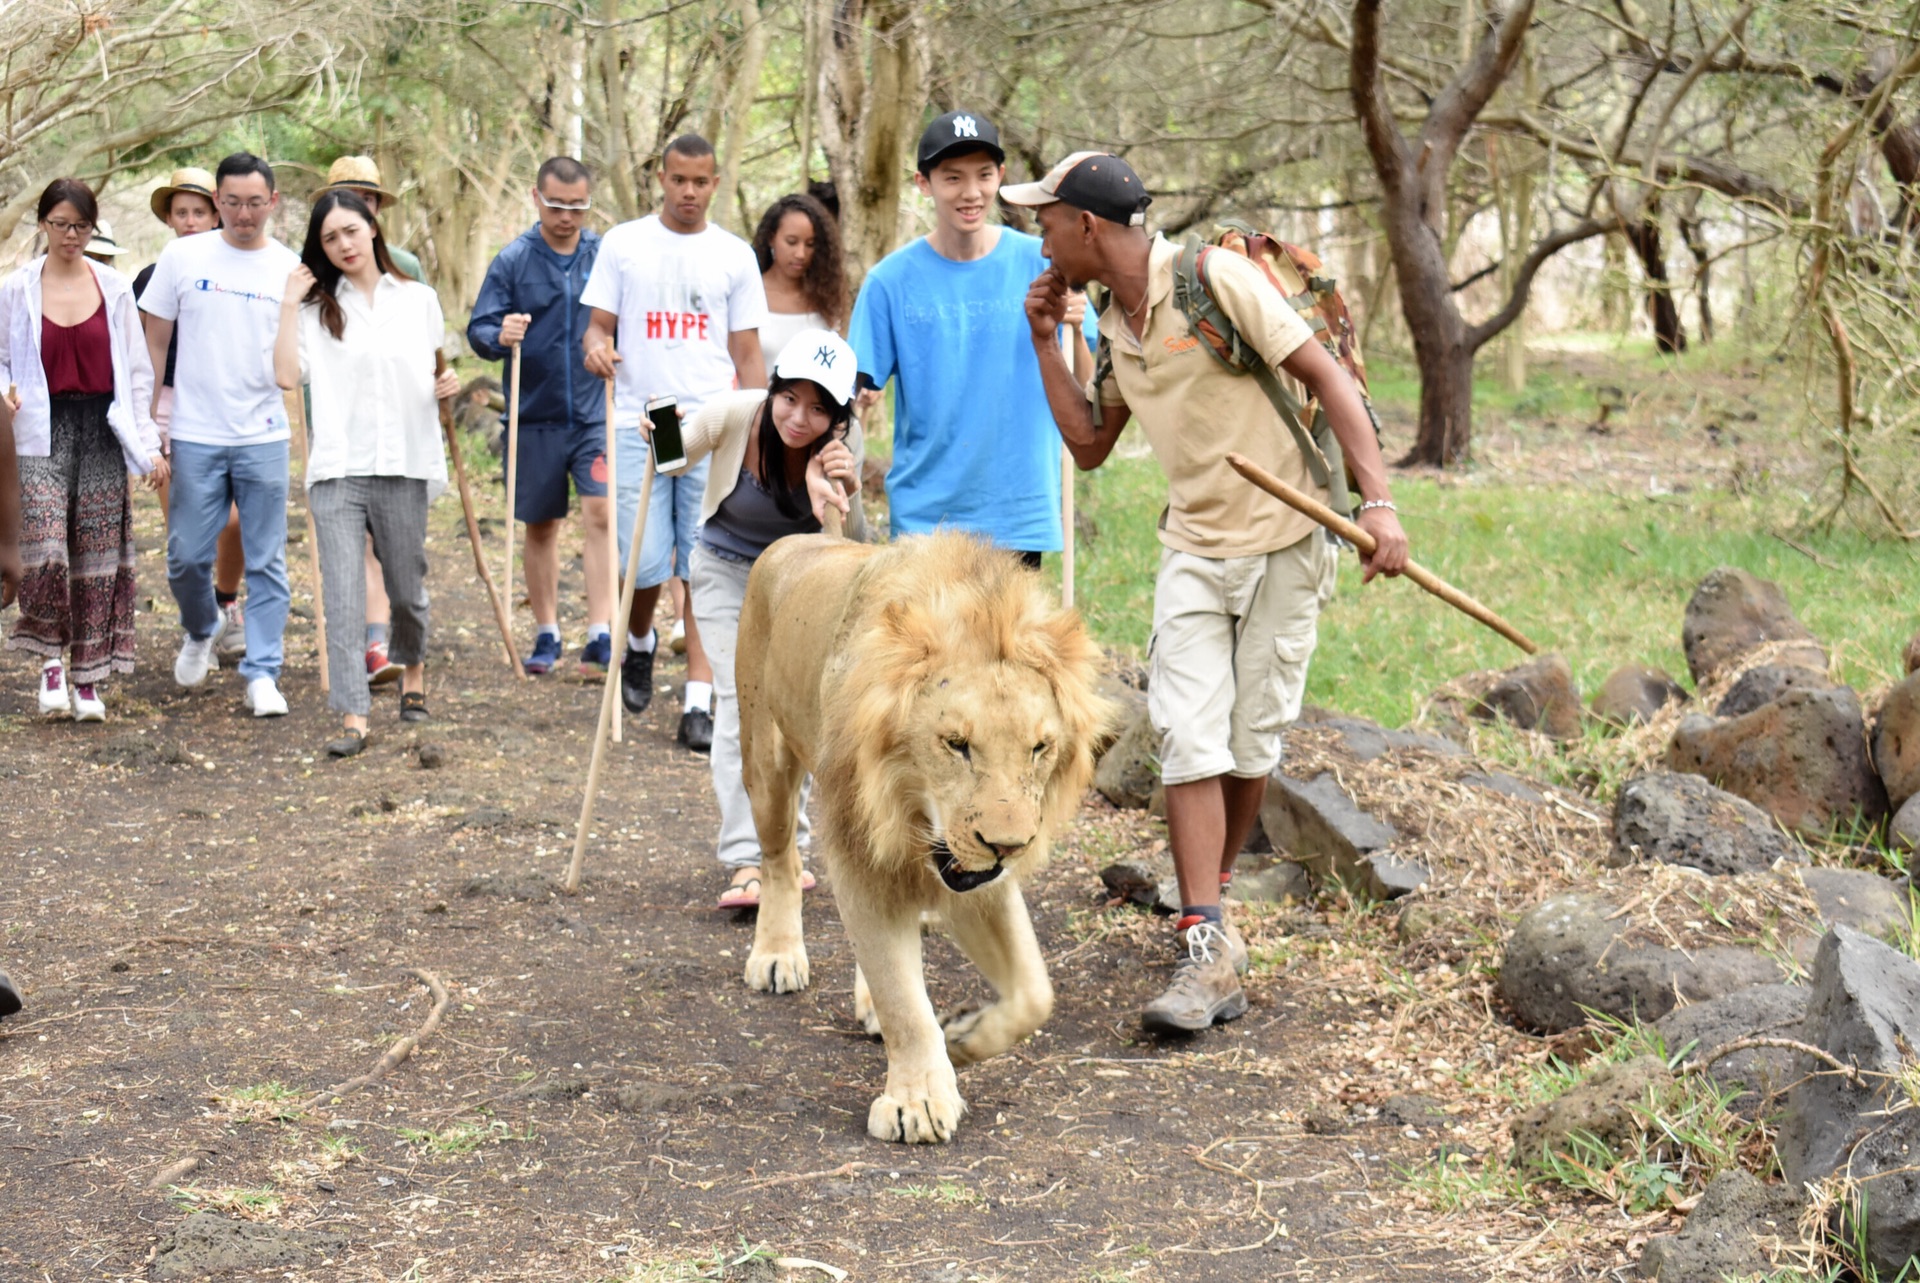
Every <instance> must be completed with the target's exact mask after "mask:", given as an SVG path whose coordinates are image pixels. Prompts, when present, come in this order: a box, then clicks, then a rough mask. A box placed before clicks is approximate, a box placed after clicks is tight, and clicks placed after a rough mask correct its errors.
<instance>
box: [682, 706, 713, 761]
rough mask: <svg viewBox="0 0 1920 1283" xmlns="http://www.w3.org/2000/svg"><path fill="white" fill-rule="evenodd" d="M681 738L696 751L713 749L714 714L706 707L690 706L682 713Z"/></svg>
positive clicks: (707, 751) (710, 750) (705, 751)
mask: <svg viewBox="0 0 1920 1283" xmlns="http://www.w3.org/2000/svg"><path fill="white" fill-rule="evenodd" d="M678 738H679V740H680V742H681V743H682V744H685V745H686V746H687V747H688V748H690V749H692V750H693V751H694V752H696V753H711V752H712V751H713V715H712V714H711V713H709V712H707V710H706V709H704V708H690V709H688V710H687V711H686V712H684V713H682V714H680V734H679V737H678Z"/></svg>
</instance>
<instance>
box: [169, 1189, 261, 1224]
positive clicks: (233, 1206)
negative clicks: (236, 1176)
mask: <svg viewBox="0 0 1920 1283" xmlns="http://www.w3.org/2000/svg"><path fill="white" fill-rule="evenodd" d="M167 1197H169V1198H171V1199H172V1200H173V1201H174V1202H175V1203H177V1204H179V1205H180V1206H181V1207H182V1208H184V1209H186V1210H187V1211H190V1212H220V1213H223V1214H225V1215H228V1216H234V1217H238V1218H239V1219H241V1220H245V1221H270V1220H273V1219H274V1218H276V1217H278V1216H279V1215H280V1213H281V1212H282V1211H283V1210H284V1209H285V1207H286V1198H285V1196H283V1195H282V1194H281V1193H280V1191H279V1190H276V1189H272V1188H269V1187H264V1186H263V1187H260V1188H252V1189H250V1188H245V1187H241V1186H234V1185H218V1186H214V1185H175V1186H172V1187H171V1188H170V1189H169V1190H168V1193H167Z"/></svg>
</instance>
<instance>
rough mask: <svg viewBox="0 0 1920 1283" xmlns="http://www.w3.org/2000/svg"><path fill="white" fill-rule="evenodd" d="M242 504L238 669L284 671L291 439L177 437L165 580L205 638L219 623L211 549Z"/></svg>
mask: <svg viewBox="0 0 1920 1283" xmlns="http://www.w3.org/2000/svg"><path fill="white" fill-rule="evenodd" d="M229 503H231V504H233V505H235V506H236V507H238V508H239V509H240V543H241V546H242V547H243V548H244V549H245V551H246V555H247V615H246V619H247V657H246V658H245V659H243V660H241V661H240V675H241V676H242V677H245V678H246V679H247V680H248V681H252V680H253V679H254V678H256V677H271V678H273V679H275V680H276V681H277V680H279V677H280V665H281V651H280V638H281V634H283V633H284V632H285V631H286V628H287V603H288V602H289V601H290V600H291V599H292V594H291V593H290V592H289V590H288V588H287V443H286V442H285V441H269V442H267V443H266V444H265V445H240V446H216V445H198V444H196V443H194V442H192V441H175V442H174V443H173V497H172V499H171V501H170V506H169V507H168V509H167V520H168V534H167V586H168V587H169V588H171V589H173V600H174V602H175V604H177V605H178V606H179V607H180V627H181V628H182V629H184V630H185V631H186V634H187V636H189V637H192V638H195V639H198V640H202V641H204V640H205V639H206V638H208V637H211V636H213V630H214V628H215V627H216V626H217V625H218V624H219V622H220V607H219V604H218V603H217V602H215V601H214V599H213V553H214V546H215V545H216V544H217V543H218V542H219V539H220V531H221V530H222V529H224V528H225V527H226V524H227V505H228V504H229Z"/></svg>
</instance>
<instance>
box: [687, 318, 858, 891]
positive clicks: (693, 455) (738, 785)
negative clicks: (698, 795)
mask: <svg viewBox="0 0 1920 1283" xmlns="http://www.w3.org/2000/svg"><path fill="white" fill-rule="evenodd" d="M853 367H854V355H853V349H852V348H851V347H849V346H847V341H846V340H845V339H843V338H841V337H840V336H839V335H838V334H835V333H834V332H833V331H831V330H803V331H801V332H800V333H799V334H797V335H795V336H794V337H793V338H792V339H790V340H789V341H788V343H787V346H786V347H785V348H783V349H781V351H780V353H779V355H778V357H777V358H776V359H775V360H774V362H773V366H772V369H773V377H772V379H771V380H770V382H769V384H768V386H767V388H766V389H765V390H764V391H763V390H761V389H758V388H755V389H751V390H747V389H743V390H741V391H738V392H729V393H727V394H726V395H724V396H719V397H715V398H713V399H712V400H710V401H708V402H707V403H706V404H705V405H703V406H701V407H700V409H699V410H697V411H695V412H694V415H693V417H692V418H690V419H688V420H687V421H686V424H685V425H684V428H683V432H682V435H683V437H684V438H685V442H686V452H687V458H688V459H689V460H693V459H699V458H703V457H705V456H706V455H709V454H711V455H712V456H713V469H712V471H711V472H709V473H708V475H707V490H706V495H705V497H704V500H703V502H702V503H701V505H700V513H701V521H702V525H701V527H700V542H699V543H698V544H696V545H695V546H694V549H693V566H692V575H691V578H690V580H689V582H690V584H691V586H692V588H693V609H694V620H695V622H696V623H698V624H699V626H700V636H701V638H702V640H704V641H705V642H706V646H707V657H708V658H709V659H710V660H712V661H713V695H714V712H715V718H714V731H713V756H712V759H711V762H710V769H711V770H712V772H713V791H714V793H715V794H716V795H717V797H718V799H719V802H720V840H719V846H718V851H717V854H718V856H719V859H720V863H721V864H723V865H725V866H726V867H727V869H728V870H729V871H730V873H731V875H732V881H731V883H730V884H729V885H728V887H727V889H726V891H725V892H724V893H722V895H721V896H720V905H719V907H721V908H723V909H751V908H754V907H756V906H757V905H758V904H759V903H760V839H759V837H758V835H757V834H756V833H755V831H754V827H753V808H752V807H751V806H750V805H749V804H748V802H747V790H746V785H745V783H744V782H743V780H742V778H741V773H740V706H739V704H738V703H737V702H736V696H735V687H734V656H735V654H736V653H737V649H738V648H737V645H736V643H737V641H738V634H739V631H740V604H741V602H743V601H744V600H746V593H747V576H748V575H749V574H750V573H751V572H752V570H753V563H754V561H755V560H756V559H758V557H759V556H760V554H761V553H763V552H765V551H766V550H767V547H768V545H770V544H771V543H773V541H774V540H776V539H780V538H784V537H785V536H787V535H796V534H807V533H809V532H813V531H817V530H819V529H820V516H821V514H822V512H824V511H825V505H827V504H833V505H834V506H835V507H837V508H839V509H840V511H841V512H845V511H847V507H848V501H847V495H848V493H849V492H850V491H851V490H852V489H854V488H856V487H858V486H859V484H860V470H859V465H858V463H857V462H856V460H857V458H858V456H857V455H856V453H855V451H854V449H853V448H850V445H849V442H848V441H847V440H846V435H847V432H848V430H849V427H850V426H851V424H852V419H853V376H854V368H853ZM855 444H857V443H855ZM802 833H803V835H804V833H805V830H804V829H803V830H802ZM803 884H804V885H811V880H810V879H808V880H805V881H804V883H803Z"/></svg>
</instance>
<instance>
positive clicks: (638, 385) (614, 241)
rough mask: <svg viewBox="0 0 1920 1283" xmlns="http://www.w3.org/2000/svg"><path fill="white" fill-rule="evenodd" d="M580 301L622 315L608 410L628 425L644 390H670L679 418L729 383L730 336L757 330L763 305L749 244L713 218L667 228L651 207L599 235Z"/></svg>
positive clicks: (657, 393) (647, 394)
mask: <svg viewBox="0 0 1920 1283" xmlns="http://www.w3.org/2000/svg"><path fill="white" fill-rule="evenodd" d="M580 301H581V302H582V303H584V304H586V305H587V306H588V307H592V308H598V309H599V310H600V311H603V312H612V313H613V314H614V315H615V316H616V317H618V318H619V332H618V333H617V334H616V336H615V344H616V346H617V347H618V348H619V350H620V364H619V365H618V366H617V367H615V368H616V370H617V373H616V374H615V376H614V386H613V393H614V408H615V410H616V412H617V413H618V414H619V415H620V418H621V419H622V421H623V422H628V423H631V422H634V421H636V420H637V419H638V417H639V416H640V415H641V414H643V413H644V412H645V410H646V403H647V401H648V400H649V399H650V398H653V397H661V396H670V397H674V398H675V399H676V400H677V401H678V402H679V406H680V413H681V414H682V415H683V416H684V415H688V414H691V413H693V411H695V410H697V409H699V408H700V405H701V403H702V402H704V401H705V400H706V399H707V398H709V397H711V396H715V395H717V394H718V393H721V392H725V391H727V390H728V389H729V388H731V387H732V386H733V381H734V370H733V357H732V356H731V355H730V354H729V353H728V351H727V336H728V335H729V334H733V333H736V332H738V331H740V330H757V329H759V328H760V321H761V319H762V318H763V317H764V316H765V315H766V311H767V293H766V288H765V286H763V285H762V284H761V283H760V263H759V260H758V259H756V258H755V257H754V255H753V247H752V246H751V245H749V244H747V243H746V242H745V241H743V240H741V239H740V238H739V237H738V236H735V235H734V234H733V233H732V232H729V231H726V230H725V229H723V228H719V227H714V226H712V225H709V226H708V227H707V228H706V230H705V231H700V232H695V233H693V234H691V235H682V234H681V233H679V232H674V231H669V230H668V229H667V227H666V226H665V225H664V224H662V223H661V221H660V216H659V215H657V214H649V215H647V216H646V217H645V218H641V219H636V220H635V221H633V222H631V223H622V224H620V225H619V226H618V227H615V228H613V229H612V230H611V231H609V232H608V233H607V234H606V235H605V236H603V237H601V239H600V253H599V256H598V257H596V258H595V259H594V260H593V274H592V275H591V276H589V277H588V278H587V287H586V289H584V290H582V291H581V294H580Z"/></svg>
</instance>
